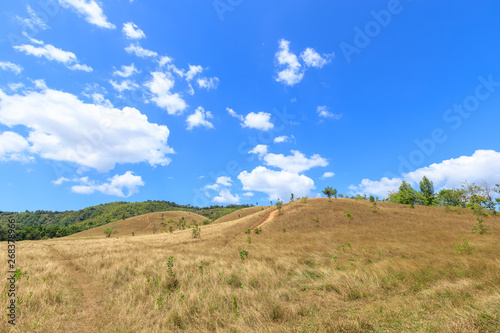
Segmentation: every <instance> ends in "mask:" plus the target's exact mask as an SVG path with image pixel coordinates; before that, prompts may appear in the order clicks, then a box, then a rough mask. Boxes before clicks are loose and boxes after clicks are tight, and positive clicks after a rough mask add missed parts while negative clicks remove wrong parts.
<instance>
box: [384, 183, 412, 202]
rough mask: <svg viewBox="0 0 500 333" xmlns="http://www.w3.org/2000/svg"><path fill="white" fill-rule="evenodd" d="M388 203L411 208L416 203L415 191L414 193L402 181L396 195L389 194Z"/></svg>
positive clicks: (409, 186) (408, 185)
mask: <svg viewBox="0 0 500 333" xmlns="http://www.w3.org/2000/svg"><path fill="white" fill-rule="evenodd" d="M389 198H390V201H392V202H394V203H400V204H403V205H410V206H413V205H414V204H415V202H416V201H417V191H415V190H414V189H413V188H412V187H411V185H410V184H408V183H407V182H406V181H404V180H403V182H402V183H401V186H400V187H399V191H398V192H396V193H391V194H390V196H389Z"/></svg>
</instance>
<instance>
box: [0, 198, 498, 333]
mask: <svg viewBox="0 0 500 333" xmlns="http://www.w3.org/2000/svg"><path fill="white" fill-rule="evenodd" d="M377 206H378V209H377V210H374V209H373V208H372V204H371V203H370V202H368V201H358V200H351V199H332V200H331V201H329V200H328V199H308V200H307V201H303V200H298V201H295V202H292V203H289V204H285V205H284V206H283V214H282V215H276V216H275V217H274V218H273V219H272V220H270V221H269V222H267V223H266V224H264V225H263V226H262V232H261V233H259V234H255V233H254V232H251V233H250V234H245V233H244V231H245V230H246V229H247V228H254V227H255V226H257V225H259V224H260V223H262V222H263V221H264V220H265V219H266V217H267V216H268V215H269V214H270V213H271V212H272V211H274V210H275V208H272V207H271V208H265V209H264V210H260V211H259V210H257V211H256V212H254V213H253V214H249V215H246V216H244V217H240V218H238V219H236V220H233V221H227V222H223V223H214V224H211V225H207V226H202V227H201V238H197V239H193V238H192V237H191V230H189V229H187V230H184V231H175V232H174V233H172V234H170V233H160V234H156V235H138V236H135V237H126V238H125V237H120V238H117V237H111V238H105V236H104V235H102V236H101V237H100V238H98V239H84V238H82V239H78V238H76V237H73V238H69V237H68V238H65V239H54V240H44V241H23V242H20V243H18V245H17V256H18V268H20V269H21V272H22V275H21V276H20V279H19V280H18V281H17V283H16V285H17V288H18V296H19V297H20V301H21V302H20V304H18V305H19V308H18V315H19V316H18V319H17V325H16V327H15V328H11V327H10V326H8V325H7V323H6V321H5V320H2V322H1V324H0V325H1V326H0V330H1V331H11V332H27V331H30V332H169V331H173V332H175V331H179V332H181V331H183V332H205V331H207V332H498V331H499V330H500V324H499V320H500V315H499V314H500V237H499V234H498V233H499V232H500V217H493V216H492V217H483V219H484V223H485V224H486V225H488V226H490V227H491V232H490V233H487V234H483V235H478V234H474V233H472V232H471V230H470V229H471V227H472V226H473V225H474V224H476V223H477V216H475V215H473V214H472V212H471V211H470V210H466V209H455V210H448V211H447V210H445V208H443V207H422V206H417V207H415V208H414V209H412V208H409V207H406V206H402V205H397V204H388V203H379V204H377ZM348 213H349V214H348ZM348 215H350V216H351V217H352V218H351V219H349V218H348V217H347V216H348ZM463 237H465V238H466V240H467V242H468V244H469V245H470V249H471V253H470V254H469V253H467V251H466V250H462V251H458V250H457V248H456V247H455V246H454V245H453V244H452V243H455V245H457V246H458V245H459V244H462V245H464V243H463V239H462V238H463ZM2 246H3V247H4V248H5V244H3V245H2ZM463 248H466V246H463ZM241 249H244V250H245V251H248V256H247V257H245V255H244V253H243V252H242V253H241V255H242V256H243V258H244V260H243V259H241V257H240V253H239V251H240V250H241ZM170 257H172V258H171V260H170V262H169V258H170ZM4 281H5V280H4ZM5 293H6V290H5V288H4V290H3V291H2V295H4V296H3V297H2V307H3V308H4V309H5V308H6V305H7V302H8V298H7V297H6V296H5Z"/></svg>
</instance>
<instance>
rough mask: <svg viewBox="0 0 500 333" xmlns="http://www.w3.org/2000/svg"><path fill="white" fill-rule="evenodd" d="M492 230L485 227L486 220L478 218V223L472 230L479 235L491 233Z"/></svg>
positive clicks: (487, 226)
mask: <svg viewBox="0 0 500 333" xmlns="http://www.w3.org/2000/svg"><path fill="white" fill-rule="evenodd" d="M490 229H491V228H490V226H489V225H485V224H484V220H483V219H481V218H479V217H478V218H477V223H476V224H475V225H473V226H472V228H471V230H472V232H473V233H475V234H478V235H482V234H485V233H488V232H490Z"/></svg>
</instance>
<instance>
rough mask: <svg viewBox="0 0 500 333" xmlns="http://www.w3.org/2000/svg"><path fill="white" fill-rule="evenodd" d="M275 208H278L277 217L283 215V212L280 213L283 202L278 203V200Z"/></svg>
mask: <svg viewBox="0 0 500 333" xmlns="http://www.w3.org/2000/svg"><path fill="white" fill-rule="evenodd" d="M276 208H278V214H279V215H281V214H283V212H282V211H281V208H283V202H282V201H280V199H278V201H277V202H276Z"/></svg>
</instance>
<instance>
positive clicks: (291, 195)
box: [290, 193, 293, 201]
mask: <svg viewBox="0 0 500 333" xmlns="http://www.w3.org/2000/svg"><path fill="white" fill-rule="evenodd" d="M290 201H293V193H290Z"/></svg>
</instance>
